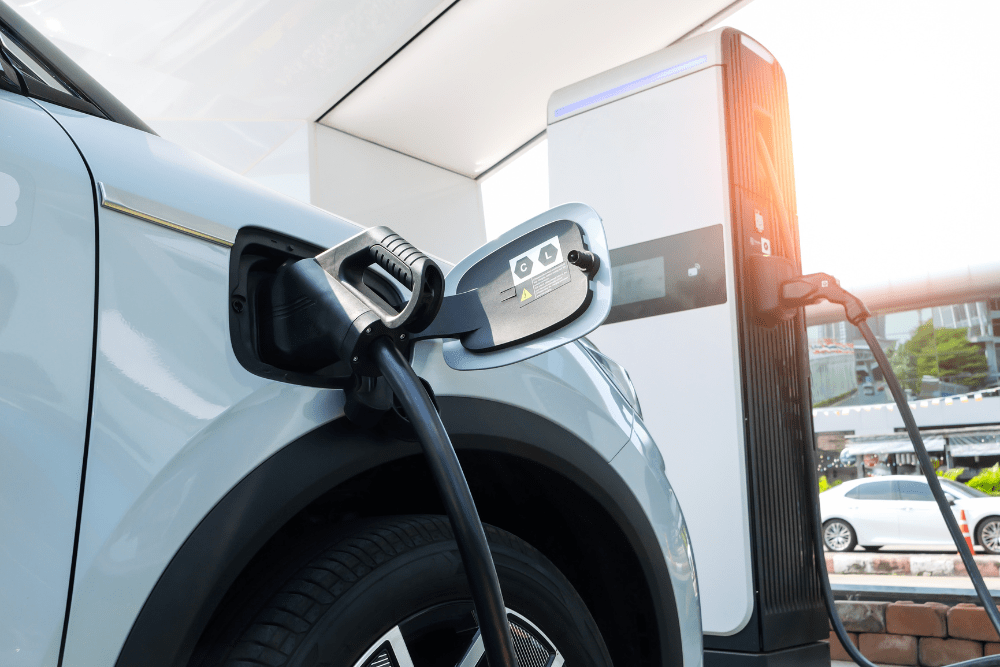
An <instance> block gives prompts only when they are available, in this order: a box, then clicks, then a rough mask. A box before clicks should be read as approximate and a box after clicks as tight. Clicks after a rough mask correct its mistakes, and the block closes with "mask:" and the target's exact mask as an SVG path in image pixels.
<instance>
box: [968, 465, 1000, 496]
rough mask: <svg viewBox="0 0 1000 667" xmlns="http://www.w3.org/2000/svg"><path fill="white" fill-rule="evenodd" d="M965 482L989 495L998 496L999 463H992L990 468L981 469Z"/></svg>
mask: <svg viewBox="0 0 1000 667" xmlns="http://www.w3.org/2000/svg"><path fill="white" fill-rule="evenodd" d="M967 484H968V485H969V486H971V487H972V488H974V489H979V490H980V491H982V492H983V493H988V494H990V495H991V496H1000V463H996V464H994V465H993V467H992V468H986V469H985V470H981V471H980V472H979V474H978V475H976V476H975V477H973V478H972V479H970V480H969V481H968V482H967Z"/></svg>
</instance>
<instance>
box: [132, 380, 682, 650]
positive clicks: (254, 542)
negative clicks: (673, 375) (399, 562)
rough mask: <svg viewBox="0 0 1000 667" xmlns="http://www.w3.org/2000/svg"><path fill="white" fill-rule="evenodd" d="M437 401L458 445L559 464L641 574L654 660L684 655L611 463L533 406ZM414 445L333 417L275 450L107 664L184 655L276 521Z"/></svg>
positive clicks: (648, 541)
mask: <svg viewBox="0 0 1000 667" xmlns="http://www.w3.org/2000/svg"><path fill="white" fill-rule="evenodd" d="M437 398H438V402H439V405H440V410H441V414H442V418H443V420H444V422H445V425H446V427H447V429H448V432H449V434H450V435H451V437H452V439H453V441H454V443H455V447H456V449H457V450H458V451H460V452H461V451H466V450H475V449H479V450H484V451H498V452H499V451H500V450H499V449H498V443H503V447H504V449H503V451H502V453H504V454H513V455H516V456H519V457H522V458H526V459H529V460H531V461H533V462H535V463H538V464H541V465H542V466H544V467H546V468H548V469H551V470H552V471H555V472H558V473H559V474H560V475H563V476H564V477H566V478H567V479H569V480H570V481H571V482H573V483H575V484H576V485H578V486H579V487H580V488H581V489H582V490H583V491H585V492H586V493H587V494H589V495H590V496H591V497H592V498H593V499H594V500H595V501H596V502H598V503H599V504H600V505H601V506H602V507H603V508H604V509H605V510H606V511H607V512H608V514H609V515H610V517H611V518H612V519H613V520H614V522H615V523H616V524H617V525H618V527H619V529H620V530H621V531H622V534H623V535H624V536H625V538H626V540H627V541H628V544H629V545H630V546H631V548H632V550H633V551H634V553H635V555H636V557H637V559H638V561H639V563H640V564H641V567H642V570H643V575H644V576H645V579H646V581H647V582H648V583H649V588H650V596H651V598H652V602H653V607H654V610H655V616H656V619H655V621H656V626H657V631H658V636H659V637H658V638H659V641H658V644H659V653H660V656H661V659H662V664H677V665H680V664H683V662H684V660H683V652H682V648H683V647H682V643H681V641H682V640H681V630H680V621H679V618H678V611H677V606H676V599H675V597H674V591H673V585H672V582H671V578H670V572H669V569H668V567H667V564H666V561H665V559H664V557H663V553H662V551H661V549H660V546H659V540H658V537H657V535H656V533H655V531H654V529H653V528H652V526H651V525H650V524H649V521H648V519H647V518H646V516H645V513H644V512H643V510H642V507H641V505H640V504H639V502H638V500H636V498H635V496H634V495H633V494H632V492H631V491H630V490H629V488H628V487H627V485H626V484H625V482H624V481H623V480H622V479H621V477H619V476H618V474H617V473H616V472H615V471H614V470H613V469H612V468H611V465H610V464H609V463H608V462H607V461H605V460H604V459H603V458H602V457H601V456H600V455H599V454H598V453H597V452H596V451H595V450H594V449H593V448H592V447H590V446H589V445H587V444H586V443H585V442H583V441H582V440H580V439H579V438H577V437H576V436H575V435H573V434H571V433H570V432H568V431H566V430H565V429H563V428H562V427H560V426H558V425H557V424H554V423H552V422H550V421H548V420H546V419H545V418H543V417H540V416H538V415H536V414H534V413H530V412H527V411H525V410H523V409H521V408H518V407H515V406H511V405H507V404H502V403H496V402H493V401H488V400H484V399H476V398H467V397H451V396H438V397H437ZM485 425H488V429H487V428H485ZM486 430H488V431H489V432H488V433H486V432H484V431H486ZM512 450H515V451H512ZM419 453H420V447H419V445H418V444H417V443H414V442H404V441H400V440H392V439H389V438H388V437H385V436H379V435H377V434H375V433H373V432H367V431H360V430H357V429H355V428H354V427H352V426H351V425H350V424H348V423H347V422H346V420H343V419H340V420H336V421H333V422H330V423H328V424H325V425H324V426H321V427H319V428H317V429H315V430H313V431H312V432H310V433H308V434H306V435H304V436H302V437H300V438H299V439H297V440H295V441H293V442H291V443H289V444H288V445H286V446H284V447H283V448H281V449H280V450H278V451H277V452H275V453H274V454H273V455H272V456H271V457H269V458H268V459H267V460H265V461H264V462H263V463H261V464H260V465H259V466H258V467H257V468H255V469H254V470H252V471H251V472H250V473H248V474H247V476H246V477H244V478H243V480H241V481H240V483H239V484H237V485H236V486H235V487H233V488H232V489H231V490H230V491H229V492H228V493H227V494H226V495H225V496H224V497H223V498H222V499H221V500H219V502H218V503H217V504H216V505H215V507H213V508H212V510H211V511H210V512H209V513H208V514H207V515H206V516H205V517H204V519H203V520H202V521H201V522H200V523H199V525H198V526H197V527H196V528H195V529H194V531H192V533H191V534H190V535H189V536H188V538H187V540H186V541H185V542H184V544H183V545H182V546H181V547H180V549H178V551H177V553H176V554H174V556H173V558H172V559H171V561H170V563H169V564H168V565H167V567H166V568H165V569H164V571H163V573H162V574H161V575H160V578H159V580H158V581H157V583H156V585H155V586H154V587H153V590H152V591H151V593H150V595H149V597H148V598H147V600H146V602H145V603H144V605H143V607H142V609H141V611H140V612H139V614H138V616H137V617H136V619H135V621H134V623H133V625H132V629H131V631H130V632H129V635H128V637H127V639H126V641H125V643H124V645H123V646H122V649H121V652H120V653H119V656H118V660H117V662H116V666H117V667H139V666H140V665H141V666H143V667H168V666H175V665H184V664H186V663H187V661H188V660H189V659H190V656H191V654H192V651H193V649H194V647H195V645H196V643H197V641H198V639H199V637H200V635H201V632H202V631H203V629H204V628H205V626H206V625H207V623H208V621H209V619H210V618H211V616H212V613H213V612H214V610H215V608H216V606H217V605H218V604H219V602H220V600H221V599H222V597H223V596H224V594H225V593H226V591H227V590H228V589H229V587H230V586H231V585H232V583H233V582H234V581H235V579H236V577H237V575H238V574H239V573H240V571H241V570H242V569H243V568H244V567H245V566H246V564H247V563H248V562H249V561H250V559H251V558H252V557H253V555H254V554H255V553H257V551H258V550H260V548H261V547H262V546H263V545H264V544H265V543H266V542H267V540H268V539H269V538H270V537H271V536H272V535H274V534H275V533H276V532H277V531H278V529H279V528H281V527H282V526H283V525H285V523H287V522H288V521H289V520H291V519H292V517H294V516H295V515H296V514H297V513H298V512H300V511H301V510H302V509H304V508H306V507H307V506H308V505H309V504H310V503H312V502H313V501H314V500H316V499H318V498H320V497H321V496H322V495H324V494H325V493H326V492H328V491H329V490H331V489H333V488H335V487H336V486H337V485H339V484H342V483H344V482H346V481H348V480H350V479H351V478H353V477H355V476H357V475H359V474H361V473H364V472H366V471H368V470H371V469H374V468H376V467H378V466H381V465H384V464H386V463H390V462H392V461H394V460H397V459H401V458H404V457H408V456H413V455H415V454H419Z"/></svg>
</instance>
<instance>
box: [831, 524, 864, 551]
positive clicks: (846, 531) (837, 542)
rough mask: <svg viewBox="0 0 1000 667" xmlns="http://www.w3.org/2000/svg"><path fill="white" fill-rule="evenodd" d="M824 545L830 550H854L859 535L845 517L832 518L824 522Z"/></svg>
mask: <svg viewBox="0 0 1000 667" xmlns="http://www.w3.org/2000/svg"><path fill="white" fill-rule="evenodd" d="M823 545H824V546H825V547H826V548H827V549H828V550H829V551H854V547H856V546H857V545H858V536H857V533H855V532H854V527H853V526H851V524H849V523H847V522H846V521H844V520H843V519H830V520H829V521H827V522H826V523H824V524H823Z"/></svg>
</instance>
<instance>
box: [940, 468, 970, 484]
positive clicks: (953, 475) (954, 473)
mask: <svg viewBox="0 0 1000 667" xmlns="http://www.w3.org/2000/svg"><path fill="white" fill-rule="evenodd" d="M963 472H965V468H949V469H948V470H938V471H937V474H938V477H944V478H945V479H950V480H951V481H953V482H954V481H955V480H956V479H958V476H959V475H961V474H962V473H963Z"/></svg>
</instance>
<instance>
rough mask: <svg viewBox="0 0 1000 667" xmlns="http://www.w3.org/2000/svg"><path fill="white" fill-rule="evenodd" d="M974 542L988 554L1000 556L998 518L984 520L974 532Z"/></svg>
mask: <svg viewBox="0 0 1000 667" xmlns="http://www.w3.org/2000/svg"><path fill="white" fill-rule="evenodd" d="M976 540H977V541H978V542H979V543H980V544H981V545H983V548H984V549H986V551H987V552H988V553H991V554H1000V516H991V517H987V518H986V519H984V520H983V521H982V522H981V523H980V524H979V528H978V529H977V530H976Z"/></svg>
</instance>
